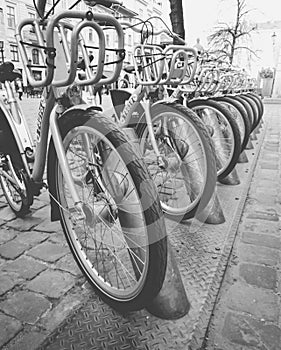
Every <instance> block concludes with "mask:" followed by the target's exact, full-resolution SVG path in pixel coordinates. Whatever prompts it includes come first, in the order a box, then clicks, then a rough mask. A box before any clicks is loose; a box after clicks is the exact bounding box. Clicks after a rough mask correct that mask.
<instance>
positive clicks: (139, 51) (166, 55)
mask: <svg viewBox="0 0 281 350" xmlns="http://www.w3.org/2000/svg"><path fill="white" fill-rule="evenodd" d="M134 65H135V72H136V79H137V81H138V83H139V84H141V85H178V84H188V83H189V82H190V81H191V80H192V79H193V78H194V75H195V72H196V65H197V54H196V51H195V50H194V49H192V48H189V47H186V46H182V45H168V46H167V47H166V48H165V49H163V48H162V47H161V46H159V45H152V44H140V45H137V46H135V49H134Z"/></svg>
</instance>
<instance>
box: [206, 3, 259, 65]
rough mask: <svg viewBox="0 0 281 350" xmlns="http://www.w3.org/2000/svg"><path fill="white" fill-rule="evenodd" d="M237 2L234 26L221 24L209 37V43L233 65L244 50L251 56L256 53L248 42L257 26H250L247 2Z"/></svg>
mask: <svg viewBox="0 0 281 350" xmlns="http://www.w3.org/2000/svg"><path fill="white" fill-rule="evenodd" d="M235 1H236V14H235V20H234V24H228V23H219V25H218V26H217V27H216V28H215V32H214V33H213V34H211V35H209V37H208V42H209V45H210V46H211V48H212V49H213V50H214V51H217V52H219V53H220V57H221V58H227V59H228V60H229V63H230V64H232V62H233V59H234V57H235V54H236V53H237V52H239V51H240V52H241V51H243V50H246V51H248V53H249V54H254V55H255V56H257V55H256V53H255V52H254V51H253V50H251V49H250V48H249V47H248V46H247V40H249V39H250V37H251V33H252V32H253V31H255V30H256V26H253V25H249V23H248V21H247V15H248V13H249V12H250V11H252V10H249V9H247V7H246V0H235Z"/></svg>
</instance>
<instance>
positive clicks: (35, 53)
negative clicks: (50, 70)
mask: <svg viewBox="0 0 281 350" xmlns="http://www.w3.org/2000/svg"><path fill="white" fill-rule="evenodd" d="M32 63H33V64H39V51H38V50H37V49H33V50H32Z"/></svg>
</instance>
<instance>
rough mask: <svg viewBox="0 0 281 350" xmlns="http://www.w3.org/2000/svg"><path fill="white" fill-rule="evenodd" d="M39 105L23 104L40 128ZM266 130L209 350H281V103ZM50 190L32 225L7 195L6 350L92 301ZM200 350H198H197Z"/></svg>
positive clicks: (35, 341) (1, 245) (3, 212)
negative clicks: (52, 209)
mask: <svg viewBox="0 0 281 350" xmlns="http://www.w3.org/2000/svg"><path fill="white" fill-rule="evenodd" d="M38 103H39V99H24V100H23V102H22V106H23V109H24V111H25V112H26V114H27V115H28V119H29V122H31V123H34V124H35V120H36V106H38ZM266 109H267V113H266V114H267V118H266V124H267V130H266V136H265V141H264V145H263V148H262V152H261V154H260V156H259V160H258V164H257V168H256V171H255V174H254V178H253V182H252V185H251V188H250V191H249V195H248V199H247V204H246V206H245V210H244V214H243V217H242V220H241V224H240V226H239V231H238V236H237V239H236V242H235V245H234V248H233V253H232V255H231V258H230V260H229V269H228V270H227V272H226V275H225V279H224V282H223V285H222V288H221V292H220V294H219V298H218V302H217V306H216V308H215V309H214V313H213V314H214V317H213V318H212V320H211V323H210V328H209V334H208V338H207V339H206V343H205V349H207V350H232V349H234V350H236V349H237V350H238V349H239V350H243V349H253V350H255V349H260V350H269V349H270V350H280V344H281V329H280V326H281V324H280V302H281V298H280V295H281V287H280V283H279V282H280V270H279V267H280V248H281V243H280V226H279V215H280V200H281V194H280V191H279V188H280V181H281V179H280V156H279V153H280V138H281V136H280V133H281V131H280V127H281V120H280V117H279V115H280V112H279V110H280V105H279V106H278V105H266ZM49 217H50V213H49V198H48V194H47V192H44V193H42V195H41V196H40V197H39V199H35V202H34V205H33V206H32V211H31V212H30V214H28V215H27V217H26V218H25V219H18V218H16V217H15V216H14V215H13V214H12V212H11V211H10V209H9V208H8V207H7V205H6V202H5V200H4V198H3V196H2V194H1V192H0V232H1V234H0V349H5V350H6V349H7V350H11V349H13V350H15V349H18V350H32V349H36V348H38V346H39V344H40V343H41V342H42V341H43V340H44V339H45V338H46V337H47V336H48V335H49V334H50V333H51V332H53V331H54V330H55V329H56V328H57V327H58V326H59V324H60V323H61V322H62V321H63V320H65V319H66V317H67V316H68V315H69V314H70V313H72V312H73V310H74V309H75V308H78V307H79V306H80V305H81V303H82V302H83V301H85V300H87V299H88V297H89V296H90V295H91V293H92V289H91V287H90V286H89V285H88V284H87V283H86V282H85V279H84V277H83V276H82V275H81V273H80V271H79V270H78V268H77V266H76V264H75V262H74V260H73V258H72V255H71V254H70V252H69V249H68V246H67V244H66V242H65V239H64V236H63V233H62V230H61V227H60V225H59V224H58V223H51V222H50V219H49ZM192 350H195V349H192Z"/></svg>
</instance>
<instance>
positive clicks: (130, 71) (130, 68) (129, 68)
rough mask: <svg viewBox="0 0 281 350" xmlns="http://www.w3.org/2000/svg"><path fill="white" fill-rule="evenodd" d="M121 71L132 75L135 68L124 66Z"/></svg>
mask: <svg viewBox="0 0 281 350" xmlns="http://www.w3.org/2000/svg"><path fill="white" fill-rule="evenodd" d="M123 69H124V71H125V72H126V73H133V72H134V71H135V67H134V66H133V65H131V64H130V65H128V66H125V67H124V68H123Z"/></svg>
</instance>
